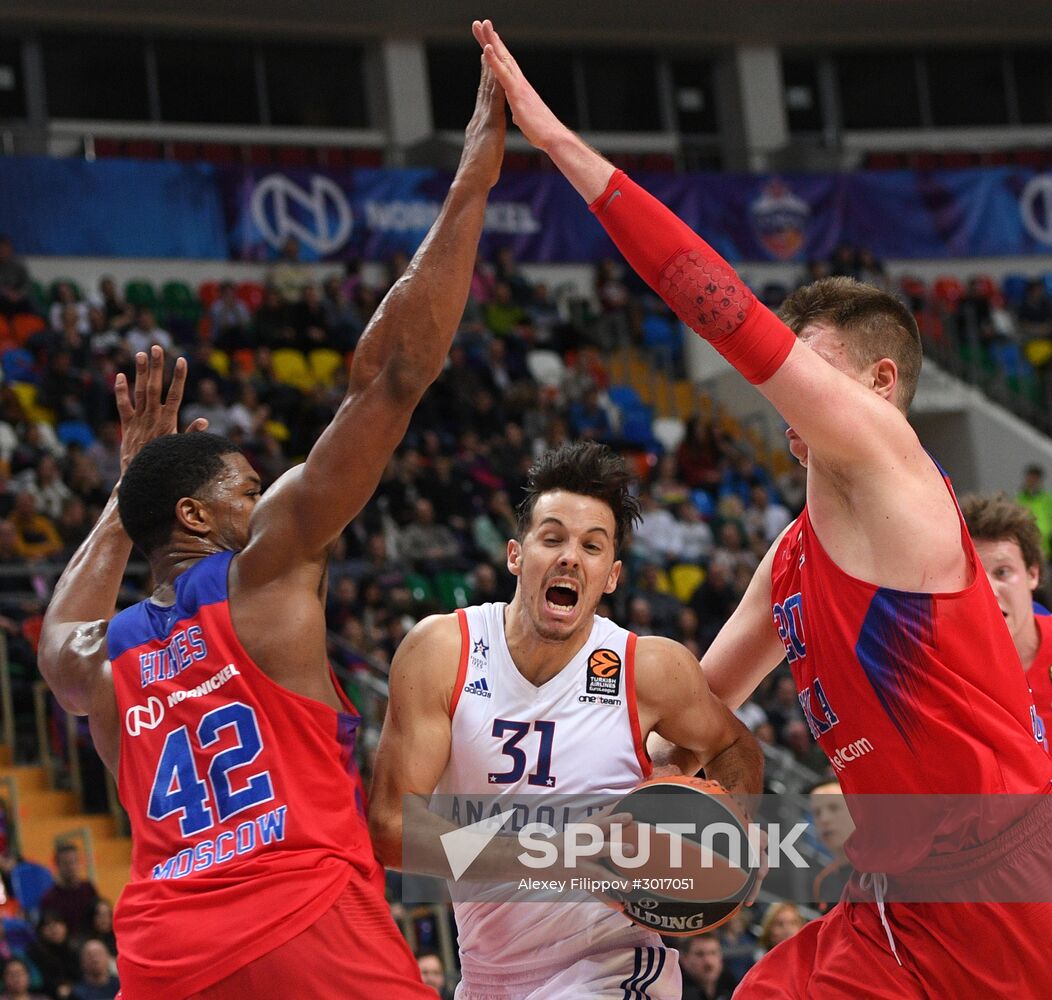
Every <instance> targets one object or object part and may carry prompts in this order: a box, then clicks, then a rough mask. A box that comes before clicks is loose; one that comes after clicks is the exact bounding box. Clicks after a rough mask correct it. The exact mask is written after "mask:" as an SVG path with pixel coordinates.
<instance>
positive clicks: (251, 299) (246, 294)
mask: <svg viewBox="0 0 1052 1000" xmlns="http://www.w3.org/2000/svg"><path fill="white" fill-rule="evenodd" d="M237 297H238V298H239V299H240V300H241V301H242V302H244V303H245V305H246V306H248V311H249V312H251V313H254V312H255V311H256V310H257V309H258V308H259V307H260V306H261V305H262V304H263V286H262V285H261V284H260V283H259V282H258V281H242V282H241V284H240V285H238V286H237Z"/></svg>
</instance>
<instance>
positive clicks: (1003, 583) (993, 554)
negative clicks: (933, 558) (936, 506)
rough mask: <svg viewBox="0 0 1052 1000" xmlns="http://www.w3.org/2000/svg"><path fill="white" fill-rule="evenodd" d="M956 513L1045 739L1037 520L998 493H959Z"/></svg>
mask: <svg viewBox="0 0 1052 1000" xmlns="http://www.w3.org/2000/svg"><path fill="white" fill-rule="evenodd" d="M961 513H963V514H964V521H965V524H967V525H968V533H969V534H970V535H971V536H972V540H973V541H974V542H975V550H976V552H978V553H979V558H980V559H981V560H982V563H983V568H984V569H985V570H986V577H987V579H988V580H989V581H990V586H991V587H992V588H993V591H994V596H995V597H996V598H997V605H998V607H999V608H1000V609H1001V613H1002V614H1003V615H1004V619H1005V624H1006V625H1007V626H1008V631H1009V632H1010V633H1011V634H1012V641H1013V642H1014V643H1015V648H1016V652H1017V653H1019V659H1020V661H1021V663H1022V664H1023V669H1024V670H1025V671H1026V681H1027V684H1029V685H1030V692H1031V694H1033V696H1034V707H1035V708H1036V709H1037V714H1038V715H1040V716H1041V721H1042V723H1043V725H1044V731H1045V737H1046V739H1047V737H1048V735H1049V733H1050V732H1052V615H1048V614H1035V609H1034V591H1035V590H1037V586H1038V584H1039V583H1040V582H1041V564H1042V558H1041V532H1040V530H1039V529H1038V526H1037V521H1036V520H1035V519H1034V515H1033V513H1032V512H1031V511H1029V510H1027V508H1026V507H1024V506H1023V505H1022V504H1020V503H1016V502H1015V501H1014V500H1009V499H1008V497H1006V496H1004V495H1001V496H977V495H974V494H973V495H970V496H966V497H962V498H961Z"/></svg>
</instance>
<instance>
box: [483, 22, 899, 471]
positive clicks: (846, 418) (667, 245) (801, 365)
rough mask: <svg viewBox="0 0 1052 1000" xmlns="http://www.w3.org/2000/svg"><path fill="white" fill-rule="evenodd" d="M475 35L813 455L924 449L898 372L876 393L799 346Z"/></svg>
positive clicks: (704, 327)
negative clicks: (900, 405) (902, 403)
mask: <svg viewBox="0 0 1052 1000" xmlns="http://www.w3.org/2000/svg"><path fill="white" fill-rule="evenodd" d="M473 32H474V34H475V37H476V39H477V40H478V42H479V44H480V45H482V46H483V50H484V53H485V55H486V58H487V59H488V60H489V63H490V66H491V67H492V68H493V71H494V73H495V74H496V75H497V78H498V79H499V80H500V82H501V84H502V85H503V87H504V90H505V93H506V95H507V99H508V103H509V105H510V106H511V109H512V117H513V119H514V121H515V123H516V124H517V125H518V126H519V128H520V129H521V130H522V132H523V134H524V135H525V136H526V137H527V139H529V140H530V142H531V143H533V145H535V146H536V147H537V148H538V149H541V150H543V151H544V152H546V153H547V154H548V155H549V156H550V157H551V159H552V161H553V162H554V163H555V165H556V166H557V167H558V168H559V169H560V171H562V173H563V174H564V176H565V177H566V178H567V180H568V181H569V182H570V183H571V184H572V185H573V186H574V188H576V190H577V191H578V193H579V194H580V195H581V196H582V197H583V198H584V199H585V201H587V202H588V203H589V206H590V207H591V209H592V211H593V212H594V214H595V216H596V218H597V219H598V220H599V221H600V222H601V223H602V224H603V226H604V227H605V228H606V230H607V232H608V233H609V234H610V236H611V238H612V239H613V240H614V242H615V243H616V244H617V246H618V248H619V249H620V250H621V252H622V253H623V254H624V256H625V258H626V259H627V260H628V262H629V263H630V264H631V265H632V267H633V268H635V270H636V271H637V272H638V274H639V275H640V277H642V278H643V279H644V280H645V281H646V282H647V283H648V284H649V285H650V286H651V287H652V288H653V289H654V290H655V291H656V292H657V293H658V294H659V295H660V296H661V297H662V298H663V299H664V300H665V301H666V302H667V303H668V304H669V306H670V307H671V308H672V309H673V310H674V311H675V312H676V314H677V316H679V318H680V319H681V320H682V321H683V322H684V323H686V324H687V326H689V327H690V328H691V329H692V330H694V331H695V332H696V333H697V334H699V335H700V336H701V337H703V338H704V339H705V340H707V341H709V343H711V344H712V345H713V347H715V348H716V350H718V351H719V352H720V353H721V354H722V355H723V356H724V357H725V358H726V359H727V360H728V361H729V362H730V363H731V364H732V365H734V367H735V368H737V369H738V371H739V372H741V373H742V374H743V375H744V376H745V377H746V378H747V379H748V380H749V381H750V382H752V383H753V384H754V385H756V386H757V387H758V388H759V389H760V391H761V392H762V393H763V394H764V395H765V396H767V398H768V399H770V400H771V402H772V403H773V404H774V405H775V407H776V408H777V409H778V410H779V412H780V413H781V414H782V416H783V417H785V419H786V420H787V421H788V422H789V423H790V425H792V426H793V427H794V428H795V429H796V430H797V432H798V433H799V435H800V436H801V437H802V438H803V439H804V440H806V441H807V442H808V444H809V446H810V448H811V450H812V451H813V452H814V453H815V454H817V455H822V456H824V457H828V458H829V459H830V460H831V461H837V462H838V463H840V464H841V465H845V464H846V465H848V466H850V467H852V468H867V474H868V475H870V476H872V475H874V474H879V471H880V470H874V468H873V466H872V463H871V460H872V459H873V458H874V457H881V456H884V457H885V458H886V456H887V455H888V454H889V453H891V454H898V455H901V453H902V452H903V450H904V449H905V450H908V451H910V452H912V453H917V452H919V451H920V448H919V445H918V443H917V439H916V436H915V435H914V434H913V432H912V430H911V429H910V428H909V425H908V424H907V422H906V420H905V418H904V417H903V415H902V413H901V412H899V411H898V410H897V409H896V407H895V406H894V405H892V404H891V403H889V402H888V399H887V397H888V396H889V395H890V394H891V392H892V391H893V389H894V381H895V374H896V373H895V372H894V371H893V370H892V369H893V368H894V365H892V369H887V368H885V369H884V370H882V372H881V376H880V377H881V378H884V379H890V381H889V382H888V384H887V385H886V386H884V387H877V388H878V392H876V393H874V392H872V391H870V389H871V388H873V386H871V385H865V386H864V385H863V384H861V383H860V382H857V381H855V380H854V379H852V378H850V377H849V376H847V375H845V374H843V373H842V372H840V371H837V370H836V369H835V368H834V367H833V366H832V365H830V364H827V363H826V361H825V360H823V359H822V358H821V357H819V356H818V355H817V354H816V353H815V352H814V351H812V350H810V349H809V348H808V347H807V346H806V345H804V344H802V343H799V342H798V341H797V339H796V336H795V335H794V334H793V332H792V331H791V330H790V329H789V328H788V327H787V326H786V325H785V324H784V323H782V322H781V320H779V319H778V318H777V317H776V316H774V315H773V314H772V313H771V312H770V310H768V309H767V308H766V307H765V306H764V305H763V304H762V303H760V302H758V301H757V299H756V297H755V296H754V295H753V294H752V292H751V291H750V290H749V288H748V287H747V286H746V285H744V284H743V283H742V281H741V279H740V278H739V277H738V275H737V274H736V273H735V271H734V269H733V268H732V267H731V266H730V265H729V264H728V263H727V262H726V261H725V260H723V259H722V258H721V257H720V255H719V254H717V253H716V252H715V251H714V250H713V249H712V248H711V247H710V246H708V244H706V243H705V242H704V241H703V240H702V239H701V238H700V237H699V236H698V235H697V234H696V233H694V232H693V231H692V230H691V229H690V227H688V226H687V225H686V224H685V223H684V222H682V220H680V219H679V218H678V217H677V216H676V215H675V214H673V213H672V212H671V211H669V209H668V208H666V207H665V206H664V205H662V204H661V202H659V201H658V200H657V199H656V198H654V197H652V196H651V195H649V194H648V193H647V192H646V191H644V190H643V189H642V188H641V187H639V185H637V184H635V183H634V182H633V181H632V180H631V179H629V178H628V177H627V176H626V175H625V174H624V173H623V172H621V171H620V170H617V169H616V168H615V167H614V166H613V164H611V163H610V162H609V161H607V160H605V159H604V158H603V157H602V156H601V155H600V154H599V153H598V152H596V151H595V150H594V149H592V148H591V147H589V146H588V145H587V144H586V143H584V142H583V141H582V140H581V138H580V137H579V136H577V135H575V134H574V133H573V132H572V131H571V130H570V129H568V128H567V127H566V126H565V125H563V124H562V122H560V121H559V120H558V119H557V118H556V117H555V115H554V114H553V113H552V111H551V109H549V108H548V107H547V105H546V104H545V103H544V102H543V100H541V98H540V96H539V95H538V94H537V92H536V91H535V90H534V89H533V87H532V86H531V84H530V83H529V81H528V80H527V79H526V78H525V77H524V76H523V74H522V71H521V70H520V69H519V66H518V64H517V63H516V62H515V59H514V57H513V56H512V55H511V53H510V52H509V51H508V49H507V46H506V45H505V44H504V42H503V41H502V40H501V38H500V37H499V36H498V34H497V32H496V31H495V30H494V28H493V25H492V24H491V23H490V22H489V21H483V22H478V21H476V22H475V24H474V25H473ZM900 471H901V470H900Z"/></svg>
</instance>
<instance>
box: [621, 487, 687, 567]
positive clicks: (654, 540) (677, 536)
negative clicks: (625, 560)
mask: <svg viewBox="0 0 1052 1000" xmlns="http://www.w3.org/2000/svg"><path fill="white" fill-rule="evenodd" d="M639 506H640V514H641V517H640V520H639V523H638V524H637V525H636V526H635V528H634V529H633V531H632V542H631V550H632V552H633V554H634V555H635V556H637V557H638V558H639V559H644V560H649V561H651V562H657V563H659V564H660V565H661V566H666V565H668V563H669V562H670V561H674V560H675V559H677V558H678V557H679V551H680V543H681V541H682V535H681V533H680V529H679V524H678V523H677V522H676V519H675V517H673V516H672V512H671V511H669V510H666V509H665V508H664V507H661V506H659V504H658V502H657V500H656V499H655V498H654V495H653V493H651V492H650V490H649V489H648V488H644V489H641V490H640V491H639Z"/></svg>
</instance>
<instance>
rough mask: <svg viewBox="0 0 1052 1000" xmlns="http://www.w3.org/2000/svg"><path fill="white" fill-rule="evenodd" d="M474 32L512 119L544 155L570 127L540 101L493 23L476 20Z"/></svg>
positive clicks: (472, 30)
mask: <svg viewBox="0 0 1052 1000" xmlns="http://www.w3.org/2000/svg"><path fill="white" fill-rule="evenodd" d="M471 33H472V34H473V35H474V36H475V40H476V41H477V42H478V43H479V45H481V46H482V54H483V57H484V58H485V60H486V63H487V64H488V65H489V67H490V69H491V70H492V71H493V74H494V76H496V78H497V82H498V83H499V84H500V85H501V87H503V89H504V94H505V95H506V97H507V98H508V104H509V105H510V106H511V117H512V120H513V121H514V122H515V124H516V125H518V126H519V128H520V129H521V130H522V134H523V135H524V136H526V138H527V139H528V140H529V141H530V143H531V144H532V145H534V146H536V147H537V148H538V149H540V150H543V151H544V152H550V151H551V147H552V145H553V143H554V142H555V141H556V140H557V139H558V138H559V137H560V136H562V135H565V134H566V133H567V128H566V126H565V125H563V123H562V122H561V121H559V119H558V118H556V117H555V115H554V114H553V112H552V110H551V108H549V107H548V105H547V104H545V103H544V101H542V100H541V98H540V96H539V95H538V94H537V91H536V90H534V89H533V85H532V84H531V83H530V81H529V80H527V79H526V77H525V76H523V75H522V70H521V69H519V64H518V63H517V62H516V61H515V58H514V57H513V56H512V54H511V53H510V52H509V51H508V47H507V46H506V45H505V44H504V42H503V41H501V37H500V35H498V34H497V31H496V29H495V28H494V27H493V22H492V21H488V20H487V21H474V22H473V23H472V25H471Z"/></svg>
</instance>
